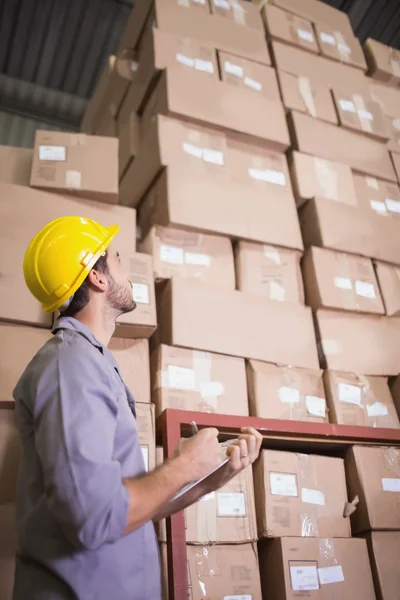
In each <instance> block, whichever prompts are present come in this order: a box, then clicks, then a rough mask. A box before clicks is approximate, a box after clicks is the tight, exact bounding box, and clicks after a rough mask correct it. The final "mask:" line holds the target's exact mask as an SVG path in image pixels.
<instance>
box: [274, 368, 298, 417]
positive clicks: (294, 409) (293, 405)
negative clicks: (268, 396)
mask: <svg viewBox="0 0 400 600" xmlns="http://www.w3.org/2000/svg"><path fill="white" fill-rule="evenodd" d="M282 388H284V390H286V389H287V388H289V389H290V390H295V391H297V392H298V394H296V392H293V399H294V400H295V401H294V402H288V405H289V420H290V421H298V420H301V419H302V418H304V402H302V401H301V397H300V388H301V375H300V374H299V373H298V372H297V371H294V370H293V369H292V367H290V366H285V367H282V376H281V381H280V388H279V393H280V398H281V395H282V393H283V391H281V390H282Z"/></svg>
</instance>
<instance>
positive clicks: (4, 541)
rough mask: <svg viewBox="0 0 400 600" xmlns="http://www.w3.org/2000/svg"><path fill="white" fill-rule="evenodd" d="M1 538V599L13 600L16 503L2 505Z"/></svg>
mask: <svg viewBox="0 0 400 600" xmlns="http://www.w3.org/2000/svg"><path fill="white" fill-rule="evenodd" d="M0 540H1V544H0V581H1V599H2V600H11V598H12V597H13V588H14V574H15V555H16V553H17V550H18V544H17V522H16V515H15V505H14V504H4V505H2V506H0ZM260 598H261V596H260Z"/></svg>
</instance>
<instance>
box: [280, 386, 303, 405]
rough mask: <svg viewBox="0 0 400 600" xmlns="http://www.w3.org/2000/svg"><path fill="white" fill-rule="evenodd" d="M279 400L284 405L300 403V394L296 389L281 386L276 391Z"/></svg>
mask: <svg viewBox="0 0 400 600" xmlns="http://www.w3.org/2000/svg"><path fill="white" fill-rule="evenodd" d="M278 394H279V400H280V401H281V402H283V403H284V404H298V403H299V402H300V392H299V390H297V389H296V388H291V387H286V386H282V387H280V388H279V391H278Z"/></svg>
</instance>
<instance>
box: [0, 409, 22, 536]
mask: <svg viewBox="0 0 400 600" xmlns="http://www.w3.org/2000/svg"><path fill="white" fill-rule="evenodd" d="M20 456H21V442H20V437H19V433H18V430H17V427H16V424H15V411H14V410H12V409H5V408H0V510H1V505H2V504H5V503H6V502H14V501H15V496H16V491H17V481H18V469H19V461H20ZM0 539H1V538H0Z"/></svg>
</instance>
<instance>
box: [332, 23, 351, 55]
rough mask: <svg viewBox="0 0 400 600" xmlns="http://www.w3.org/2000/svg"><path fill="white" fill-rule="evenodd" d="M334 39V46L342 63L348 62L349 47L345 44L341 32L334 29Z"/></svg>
mask: <svg viewBox="0 0 400 600" xmlns="http://www.w3.org/2000/svg"><path fill="white" fill-rule="evenodd" d="M333 35H334V36H335V39H336V46H337V49H338V51H339V56H340V60H341V61H342V62H344V63H348V62H350V54H351V51H350V48H349V46H348V45H347V44H346V41H345V39H344V36H343V34H342V33H341V32H340V31H335V32H334V34H333Z"/></svg>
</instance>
